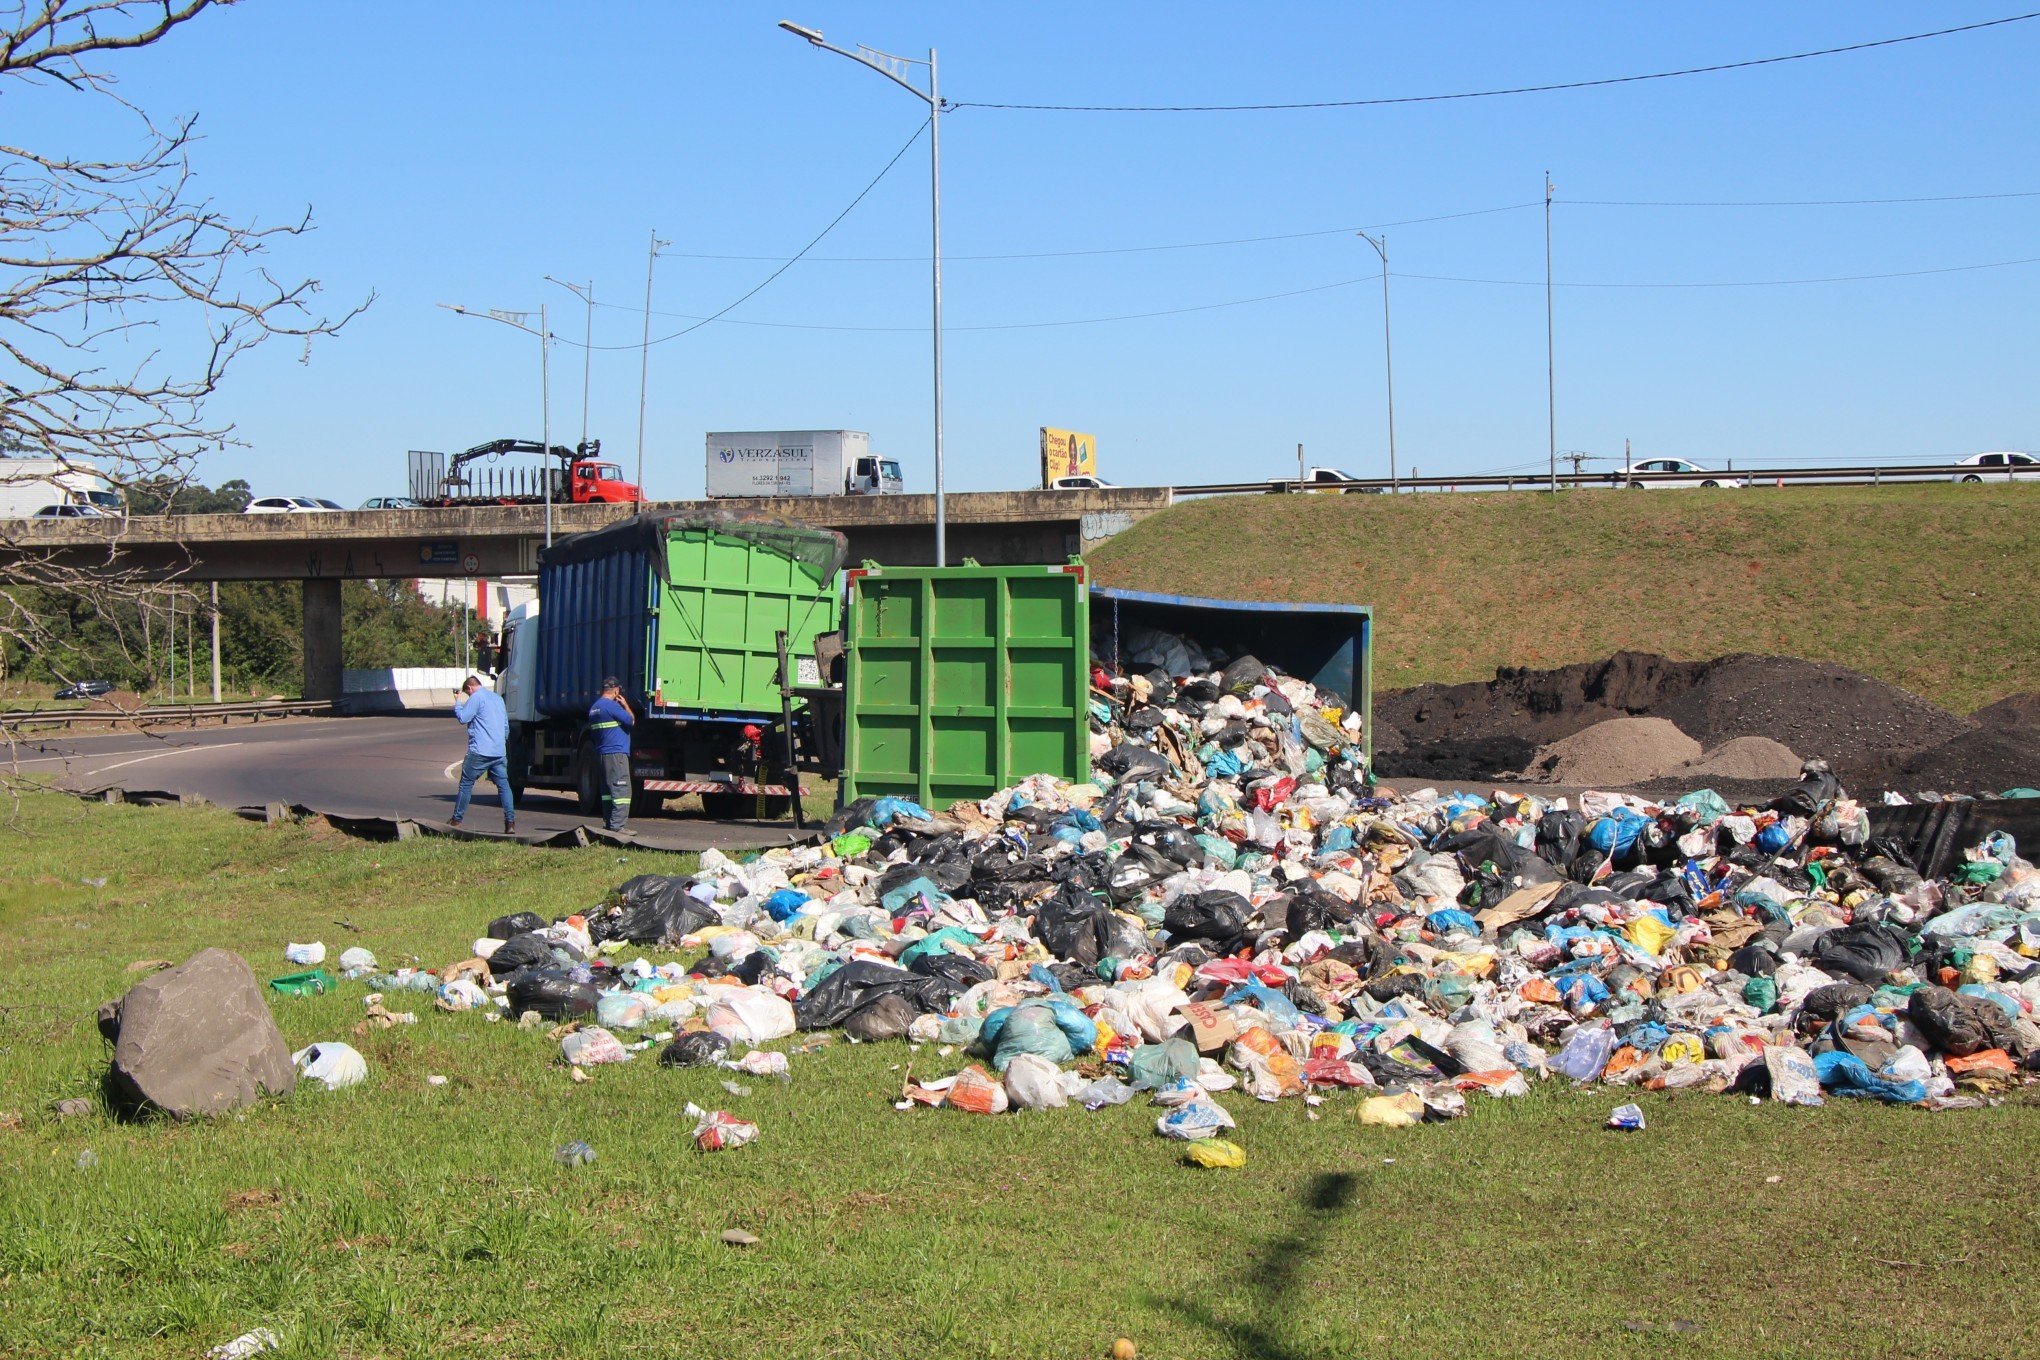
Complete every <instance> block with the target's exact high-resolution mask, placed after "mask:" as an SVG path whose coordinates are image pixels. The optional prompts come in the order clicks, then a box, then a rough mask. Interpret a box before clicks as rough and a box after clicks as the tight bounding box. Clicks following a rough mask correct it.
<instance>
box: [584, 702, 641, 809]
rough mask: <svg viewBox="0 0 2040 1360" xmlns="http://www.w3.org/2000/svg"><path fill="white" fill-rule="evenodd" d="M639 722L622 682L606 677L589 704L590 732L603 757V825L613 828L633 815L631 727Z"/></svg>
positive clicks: (598, 752) (599, 753) (597, 751)
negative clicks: (631, 796) (598, 692)
mask: <svg viewBox="0 0 2040 1360" xmlns="http://www.w3.org/2000/svg"><path fill="white" fill-rule="evenodd" d="M636 722H637V715H636V714H634V713H632V712H631V711H630V701H629V700H628V699H625V698H624V697H623V682H622V681H621V680H618V679H617V678H616V677H615V676H613V675H612V676H609V677H607V678H606V679H604V680H603V682H602V693H601V695H600V696H598V697H597V698H596V700H595V702H594V703H592V704H590V705H588V733H589V735H590V736H592V737H594V738H595V754H596V755H597V756H598V757H600V758H601V761H602V825H603V826H604V827H606V828H608V829H609V830H611V831H621V830H623V824H624V821H625V820H626V819H627V818H628V817H629V816H630V729H631V727H632V726H633V725H634V724H635V723H636Z"/></svg>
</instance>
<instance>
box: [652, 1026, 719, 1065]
mask: <svg viewBox="0 0 2040 1360" xmlns="http://www.w3.org/2000/svg"><path fill="white" fill-rule="evenodd" d="M729 1051H730V1041H729V1040H728V1039H726V1038H724V1037H723V1036H722V1035H720V1034H717V1033H716V1032H715V1031H714V1030H710V1029H701V1030H688V1031H687V1032H686V1033H684V1034H679V1035H676V1036H674V1039H673V1042H672V1043H670V1044H667V1045H666V1051H665V1052H663V1053H661V1054H660V1055H659V1065H660V1066H661V1067H708V1066H711V1065H712V1064H714V1063H718V1062H720V1061H722V1056H723V1054H725V1053H727V1052H729Z"/></svg>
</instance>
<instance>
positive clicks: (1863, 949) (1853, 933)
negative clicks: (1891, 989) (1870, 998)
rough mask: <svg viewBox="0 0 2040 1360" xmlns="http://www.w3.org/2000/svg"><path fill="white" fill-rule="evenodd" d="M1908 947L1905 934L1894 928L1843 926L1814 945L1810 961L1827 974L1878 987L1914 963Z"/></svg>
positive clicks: (1883, 926) (1831, 931) (1884, 926)
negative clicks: (1888, 977) (1893, 974)
mask: <svg viewBox="0 0 2040 1360" xmlns="http://www.w3.org/2000/svg"><path fill="white" fill-rule="evenodd" d="M1905 943H1906V937H1905V933H1904V932H1903V931H1901V930H1898V929H1897V928H1896V927H1893V926H1886V925H1853V926H1842V927H1840V928H1838V929H1835V930H1830V931H1828V932H1827V933H1826V934H1824V935H1822V936H1821V937H1820V938H1819V939H1818V940H1816V941H1814V944H1813V952H1812V954H1811V955H1810V957H1811V958H1812V961H1813V965H1814V967H1816V968H1818V969H1820V970H1821V971H1822V972H1824V973H1845V974H1847V975H1848V976H1849V977H1852V978H1855V979H1856V980H1857V981H1858V982H1867V983H1869V984H1871V985H1872V986H1875V985H1876V984H1877V983H1880V982H1882V981H1884V979H1885V977H1886V975H1887V974H1890V973H1894V972H1897V971H1898V970H1899V969H1901V968H1903V967H1905V966H1906V964H1907V963H1908V962H1909V961H1910V960H1911V957H1912V955H1911V951H1909V950H1908V949H1907V948H1906V947H1905Z"/></svg>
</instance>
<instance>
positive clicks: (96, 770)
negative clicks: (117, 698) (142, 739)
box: [86, 741, 247, 774]
mask: <svg viewBox="0 0 2040 1360" xmlns="http://www.w3.org/2000/svg"><path fill="white" fill-rule="evenodd" d="M245 745H247V743H246V742H241V741H223V742H220V743H218V744H217V745H213V746H198V747H190V746H180V747H178V748H177V749H176V750H174V751H158V752H156V754H154V755H152V756H136V757H135V758H134V759H133V760H123V761H120V762H118V763H117V764H113V765H96V766H94V767H93V768H92V769H90V770H88V771H87V772H86V773H88V774H106V773H108V772H109V771H112V770H124V769H126V768H127V767H128V766H130V765H139V764H141V763H142V762H143V761H145V760H161V759H162V758H163V757H165V756H181V755H188V754H190V753H191V752H192V751H194V750H198V751H227V750H231V749H232V748H234V747H236V746H245Z"/></svg>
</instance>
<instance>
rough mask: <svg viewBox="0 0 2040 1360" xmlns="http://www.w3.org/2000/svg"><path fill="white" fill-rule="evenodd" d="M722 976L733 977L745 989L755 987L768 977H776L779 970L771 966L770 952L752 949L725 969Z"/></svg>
mask: <svg viewBox="0 0 2040 1360" xmlns="http://www.w3.org/2000/svg"><path fill="white" fill-rule="evenodd" d="M723 976H725V977H733V978H735V979H736V980H737V981H739V982H741V983H743V984H744V985H745V986H746V987H755V986H757V985H758V984H759V983H761V982H763V981H764V980H765V979H766V978H768V977H778V976H779V969H778V968H777V967H775V966H774V964H773V961H772V953H771V951H770V950H766V949H753V950H752V951H751V952H750V953H748V954H746V955H744V957H742V958H741V959H738V960H737V961H736V962H735V963H733V964H730V965H729V966H728V967H727V968H725V969H724V970H723Z"/></svg>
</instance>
